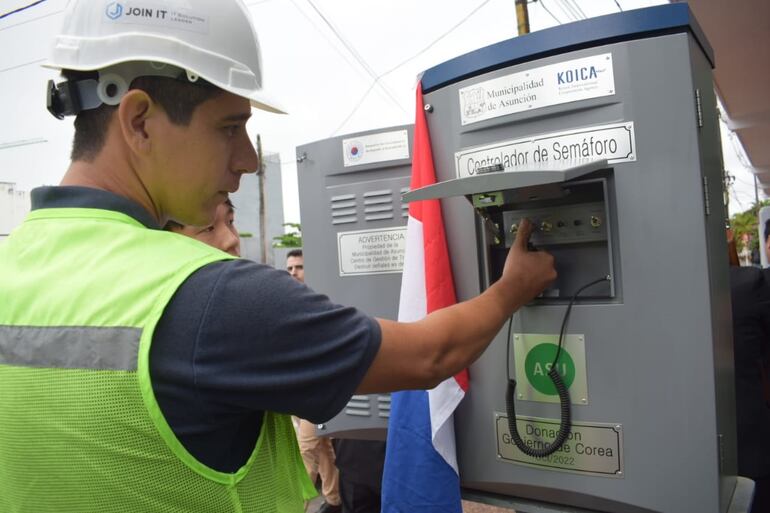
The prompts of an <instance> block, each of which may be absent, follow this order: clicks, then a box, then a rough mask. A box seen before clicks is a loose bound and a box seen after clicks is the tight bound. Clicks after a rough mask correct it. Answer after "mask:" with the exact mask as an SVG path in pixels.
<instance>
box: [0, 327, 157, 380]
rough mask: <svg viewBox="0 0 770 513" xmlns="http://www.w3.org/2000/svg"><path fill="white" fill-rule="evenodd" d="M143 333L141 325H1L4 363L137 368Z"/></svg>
mask: <svg viewBox="0 0 770 513" xmlns="http://www.w3.org/2000/svg"><path fill="white" fill-rule="evenodd" d="M141 335H142V330H140V329H138V328H101V327H99V328H92V327H88V328H86V327H70V326H45V327H37V326H0V363H5V364H8V365H18V366H22V367H57V368H61V369H92V370H126V371H135V370H136V359H137V354H138V353H139V338H140V337H141Z"/></svg>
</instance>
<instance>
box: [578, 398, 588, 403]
mask: <svg viewBox="0 0 770 513" xmlns="http://www.w3.org/2000/svg"><path fill="white" fill-rule="evenodd" d="M580 402H581V403H583V404H586V403H587V402H588V399H586V398H585V397H583V398H581V399H580Z"/></svg>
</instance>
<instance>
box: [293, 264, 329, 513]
mask: <svg viewBox="0 0 770 513" xmlns="http://www.w3.org/2000/svg"><path fill="white" fill-rule="evenodd" d="M286 271H287V272H288V273H289V274H291V276H292V277H293V278H294V279H295V280H297V281H298V282H300V283H305V258H304V256H303V255H302V250H301V249H292V250H291V251H289V252H288V253H287V254H286ZM315 426H316V425H315V424H313V423H312V422H308V421H307V420H305V419H299V427H298V429H297V437H298V440H299V452H300V454H302V461H303V462H304V463H305V468H306V469H307V473H308V475H309V476H310V480H311V481H312V482H313V483H315V482H316V479H317V478H318V477H320V478H321V493H322V494H323V496H324V499H325V501H324V503H323V504H321V507H320V508H318V511H317V513H336V512H338V511H341V510H342V506H341V499H340V488H339V472H338V471H337V467H336V466H335V455H334V448H333V447H332V441H331V439H330V438H329V437H326V436H316V433H315Z"/></svg>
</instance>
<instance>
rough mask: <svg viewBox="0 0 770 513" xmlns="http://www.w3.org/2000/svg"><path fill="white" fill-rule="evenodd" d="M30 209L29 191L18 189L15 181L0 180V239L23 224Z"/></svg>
mask: <svg viewBox="0 0 770 513" xmlns="http://www.w3.org/2000/svg"><path fill="white" fill-rule="evenodd" d="M29 209H30V200H29V192H27V191H20V190H18V189H17V188H16V184H15V183H11V182H0V241H1V240H3V239H5V238H6V237H8V234H9V233H11V230H13V229H14V228H16V227H17V226H18V225H20V224H21V222H22V221H23V220H24V218H25V217H26V216H27V214H28V213H29Z"/></svg>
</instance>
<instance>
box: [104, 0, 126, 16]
mask: <svg viewBox="0 0 770 513" xmlns="http://www.w3.org/2000/svg"><path fill="white" fill-rule="evenodd" d="M104 13H105V14H106V15H107V17H108V18H109V19H111V20H117V19H118V18H120V17H121V16H123V5H121V4H120V2H111V3H109V4H107V9H105V11H104Z"/></svg>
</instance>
